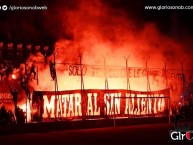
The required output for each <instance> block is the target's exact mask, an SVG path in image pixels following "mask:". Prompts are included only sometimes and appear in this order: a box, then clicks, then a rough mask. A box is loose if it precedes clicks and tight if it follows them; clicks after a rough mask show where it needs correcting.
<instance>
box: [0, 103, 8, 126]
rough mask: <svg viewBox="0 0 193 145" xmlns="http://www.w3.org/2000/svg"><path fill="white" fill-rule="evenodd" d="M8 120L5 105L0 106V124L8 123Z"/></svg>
mask: <svg viewBox="0 0 193 145" xmlns="http://www.w3.org/2000/svg"><path fill="white" fill-rule="evenodd" d="M8 120H9V116H8V113H7V111H6V109H5V106H2V107H1V109H0V123H1V124H2V125H6V124H7V123H8Z"/></svg>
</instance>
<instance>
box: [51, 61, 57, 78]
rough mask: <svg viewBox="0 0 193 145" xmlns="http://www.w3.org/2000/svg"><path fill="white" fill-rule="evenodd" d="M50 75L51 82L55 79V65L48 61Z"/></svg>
mask: <svg viewBox="0 0 193 145" xmlns="http://www.w3.org/2000/svg"><path fill="white" fill-rule="evenodd" d="M50 75H51V77H52V79H53V80H54V79H55V78H56V70H55V64H54V63H53V62H52V61H50Z"/></svg>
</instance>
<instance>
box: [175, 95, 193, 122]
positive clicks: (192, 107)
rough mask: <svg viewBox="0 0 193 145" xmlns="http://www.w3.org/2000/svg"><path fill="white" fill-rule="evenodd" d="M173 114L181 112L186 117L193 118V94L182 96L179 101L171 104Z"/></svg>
mask: <svg viewBox="0 0 193 145" xmlns="http://www.w3.org/2000/svg"><path fill="white" fill-rule="evenodd" d="M171 111H172V115H173V116H176V115H177V114H181V115H183V116H185V118H186V119H189V120H193V95H192V94H191V95H190V96H189V97H184V98H182V99H181V100H180V101H179V102H175V103H173V104H172V105H171Z"/></svg>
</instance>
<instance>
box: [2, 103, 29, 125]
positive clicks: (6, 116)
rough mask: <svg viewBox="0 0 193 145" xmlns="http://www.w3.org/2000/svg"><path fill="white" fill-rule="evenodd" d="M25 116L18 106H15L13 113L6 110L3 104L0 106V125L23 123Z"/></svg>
mask: <svg viewBox="0 0 193 145" xmlns="http://www.w3.org/2000/svg"><path fill="white" fill-rule="evenodd" d="M25 118H26V117H25V113H24V112H23V110H22V109H21V108H19V107H16V108H15V115H14V113H13V112H12V111H11V110H6V108H5V106H1V108H0V125H7V124H15V123H17V124H24V123H25Z"/></svg>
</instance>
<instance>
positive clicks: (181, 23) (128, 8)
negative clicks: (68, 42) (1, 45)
mask: <svg viewBox="0 0 193 145" xmlns="http://www.w3.org/2000/svg"><path fill="white" fill-rule="evenodd" d="M77 2H78V0H54V1H48V0H47V1H46V0H17V1H16V0H0V5H3V4H6V5H14V4H15V5H46V6H47V7H48V10H46V11H2V10H1V11H0V40H3V41H11V42H21V43H35V44H38V43H41V44H42V43H43V44H49V43H51V44H52V43H54V42H55V41H56V40H57V39H58V38H59V37H64V38H67V39H71V37H70V36H68V34H65V33H61V32H60V30H59V29H57V28H59V27H61V25H62V24H61V22H60V21H59V20H58V18H57V14H58V12H59V9H61V8H62V9H64V10H65V9H75V8H76V6H77V5H76V4H77ZM102 2H103V3H105V4H106V5H107V6H109V7H112V8H113V9H117V10H121V11H124V12H125V13H126V14H127V16H128V17H130V18H132V19H133V20H135V21H136V23H137V24H139V26H140V25H143V24H144V23H147V22H154V23H155V24H156V25H157V26H158V28H159V30H160V32H161V33H163V34H165V35H168V36H169V37H173V38H175V39H179V40H183V39H186V38H187V37H188V38H191V37H192V36H193V28H192V27H193V10H160V11H157V10H144V6H145V5H191V0H183V1H182V0H181V1H180V0H172V1H171V0H102Z"/></svg>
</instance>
